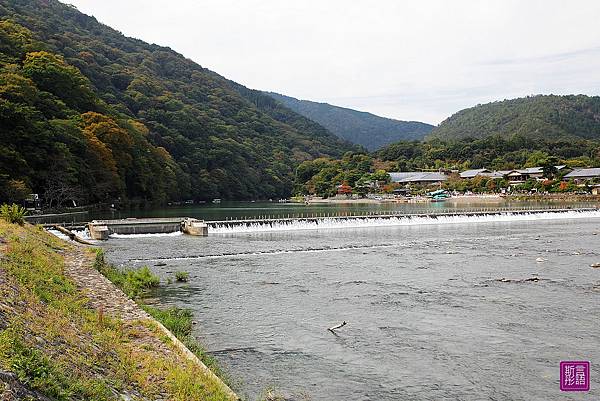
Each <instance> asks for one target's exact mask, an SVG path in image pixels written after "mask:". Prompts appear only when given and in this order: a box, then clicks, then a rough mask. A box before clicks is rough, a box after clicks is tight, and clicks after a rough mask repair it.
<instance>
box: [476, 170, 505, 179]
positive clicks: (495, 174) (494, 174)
mask: <svg viewBox="0 0 600 401" xmlns="http://www.w3.org/2000/svg"><path fill="white" fill-rule="evenodd" d="M480 175H482V176H483V177H488V178H504V174H502V173H501V172H500V171H492V172H491V173H486V172H483V173H481V174H480Z"/></svg>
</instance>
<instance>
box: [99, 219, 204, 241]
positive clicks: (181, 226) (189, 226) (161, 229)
mask: <svg viewBox="0 0 600 401" xmlns="http://www.w3.org/2000/svg"><path fill="white" fill-rule="evenodd" d="M87 228H88V231H89V233H90V237H91V238H92V239H95V240H107V239H108V237H109V235H111V234H164V233H172V232H176V231H183V232H184V233H185V234H189V235H196V236H206V235H208V226H207V225H206V223H205V222H204V221H202V220H197V219H193V218H190V217H173V218H145V219H136V218H129V219H119V220H93V221H92V222H91V223H88V225H87Z"/></svg>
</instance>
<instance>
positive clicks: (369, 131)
mask: <svg viewBox="0 0 600 401" xmlns="http://www.w3.org/2000/svg"><path fill="white" fill-rule="evenodd" d="M266 93H268V95H269V96H272V97H273V98H274V99H277V100H278V101H279V102H281V103H282V104H284V105H285V106H287V107H289V108H290V109H292V110H294V111H295V112H297V113H300V114H302V115H303V116H306V117H308V118H310V119H311V120H313V121H316V122H317V123H319V124H321V125H322V126H324V127H325V128H327V129H328V130H329V131H331V132H333V133H334V134H335V135H337V136H338V137H340V138H343V139H346V140H348V141H350V142H352V143H355V144H358V145H362V146H364V147H365V148H367V149H368V150H371V151H373V150H376V149H379V148H381V147H383V146H385V145H387V144H390V143H393V142H397V141H401V140H420V139H423V138H424V137H425V135H427V134H428V133H429V132H430V131H431V130H432V129H433V125H429V124H425V123H421V122H417V121H399V120H392V119H390V118H384V117H379V116H376V115H374V114H371V113H366V112H362V111H356V110H352V109H346V108H343V107H338V106H332V105H330V104H327V103H317V102H311V101H308V100H299V99H296V98H293V97H289V96H284V95H280V94H278V93H273V92H266Z"/></svg>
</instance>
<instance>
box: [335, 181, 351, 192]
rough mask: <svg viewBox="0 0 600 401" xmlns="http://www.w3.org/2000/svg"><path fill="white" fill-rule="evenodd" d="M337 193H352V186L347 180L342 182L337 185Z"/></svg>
mask: <svg viewBox="0 0 600 401" xmlns="http://www.w3.org/2000/svg"><path fill="white" fill-rule="evenodd" d="M337 192H338V194H340V195H352V187H351V186H350V185H348V183H347V182H343V183H342V184H341V185H340V186H338V191H337Z"/></svg>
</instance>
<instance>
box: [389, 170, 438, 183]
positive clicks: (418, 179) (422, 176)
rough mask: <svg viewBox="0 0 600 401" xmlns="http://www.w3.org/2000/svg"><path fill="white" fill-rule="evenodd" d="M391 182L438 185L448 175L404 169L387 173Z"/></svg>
mask: <svg viewBox="0 0 600 401" xmlns="http://www.w3.org/2000/svg"><path fill="white" fill-rule="evenodd" d="M389 175H390V179H391V180H392V182H395V183H398V184H404V185H411V184H422V185H440V184H441V183H442V182H444V181H446V180H447V179H448V176H447V175H446V174H444V173H441V172H438V171H433V172H430V171H406V172H392V173H389Z"/></svg>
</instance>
